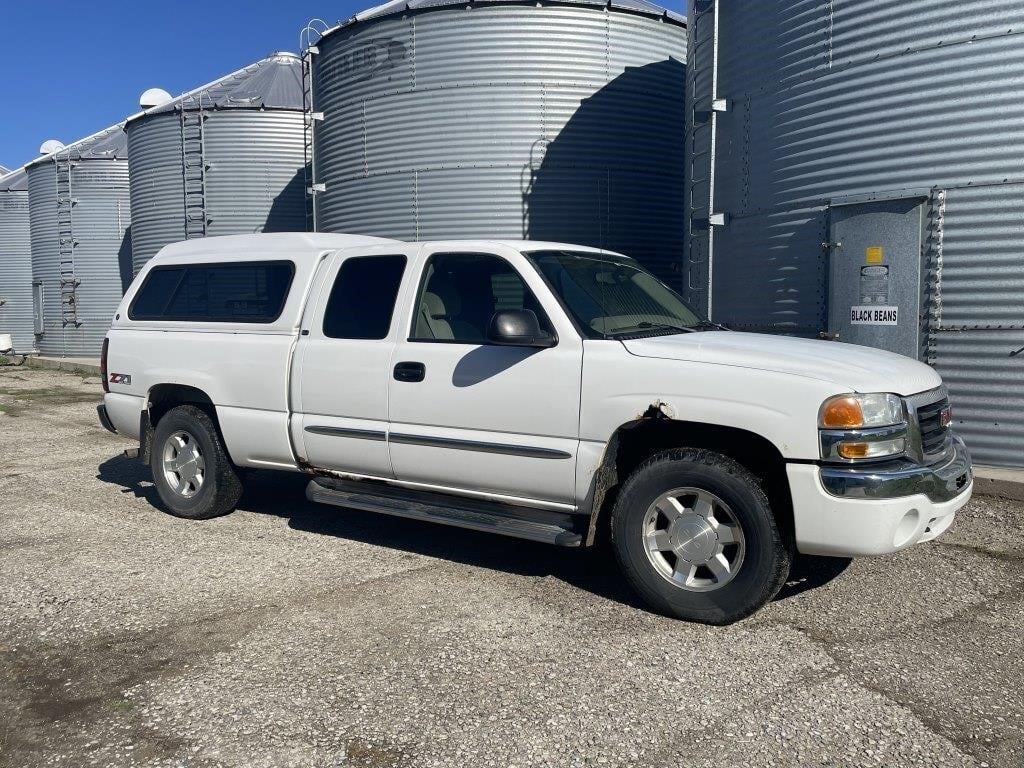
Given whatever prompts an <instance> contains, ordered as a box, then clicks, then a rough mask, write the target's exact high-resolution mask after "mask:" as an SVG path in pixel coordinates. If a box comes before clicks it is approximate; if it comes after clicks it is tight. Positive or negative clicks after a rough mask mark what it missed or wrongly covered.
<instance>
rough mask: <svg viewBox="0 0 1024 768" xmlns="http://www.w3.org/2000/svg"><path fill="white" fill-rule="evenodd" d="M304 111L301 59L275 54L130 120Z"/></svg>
mask: <svg viewBox="0 0 1024 768" xmlns="http://www.w3.org/2000/svg"><path fill="white" fill-rule="evenodd" d="M200 108H201V109H293V110H301V109H302V108H303V100H302V60H301V59H299V57H298V56H296V55H295V54H293V53H275V54H273V55H272V56H268V57H267V58H265V59H261V60H260V61H257V62H255V63H254V64H250V65H248V66H246V67H243V68H242V69H240V70H238V71H236V72H232V73H231V74H230V75H225V76H224V77H222V78H220V79H218V80H214V81H213V82H212V83H208V84H207V85H204V86H201V87H199V88H196V89H194V90H191V91H188V92H186V93H183V94H181V95H180V96H177V97H176V98H174V99H171V100H170V101H169V102H167V103H166V104H160V105H158V106H155V107H152V108H151V109H147V110H146V111H144V112H142V113H140V114H138V115H134V116H132V117H131V118H129V122H131V121H132V120H135V119H138V118H140V117H146V116H149V115H158V114H162V113H166V112H174V111H177V110H181V109H185V110H189V109H200Z"/></svg>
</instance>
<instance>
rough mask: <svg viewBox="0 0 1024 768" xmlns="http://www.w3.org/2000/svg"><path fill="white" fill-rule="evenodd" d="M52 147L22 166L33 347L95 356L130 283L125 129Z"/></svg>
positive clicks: (52, 352) (45, 352) (119, 126)
mask: <svg viewBox="0 0 1024 768" xmlns="http://www.w3.org/2000/svg"><path fill="white" fill-rule="evenodd" d="M54 144H56V146H57V147H59V148H58V149H56V151H51V152H50V154H46V155H44V156H43V157H41V158H39V159H38V160H34V161H33V162H31V163H29V164H28V166H27V170H28V199H29V217H30V222H31V231H32V280H33V290H34V299H35V303H36V308H35V315H36V328H35V330H36V341H37V348H38V350H39V352H40V354H42V355H51V356H52V355H59V356H67V357H97V356H99V353H100V346H101V345H102V343H103V337H104V336H105V335H106V333H107V330H108V328H109V327H110V322H111V320H112V319H113V317H114V311H115V310H116V309H117V305H118V304H119V303H120V301H121V296H122V292H123V289H124V287H126V286H127V284H128V282H130V280H131V244H130V242H129V238H130V233H129V231H128V226H129V222H130V221H131V211H130V209H129V204H128V151H127V139H126V137H125V135H124V123H118V124H117V125H114V126H112V127H110V128H107V129H105V130H103V131H100V132H99V133H96V134H94V135H92V136H89V137H88V138H85V139H82V140H80V141H77V142H75V143H73V144H69V145H68V146H66V147H64V146H62V145H60V144H59V143H51V142H47V144H46V145H44V147H45V148H46V149H51V150H52V149H54Z"/></svg>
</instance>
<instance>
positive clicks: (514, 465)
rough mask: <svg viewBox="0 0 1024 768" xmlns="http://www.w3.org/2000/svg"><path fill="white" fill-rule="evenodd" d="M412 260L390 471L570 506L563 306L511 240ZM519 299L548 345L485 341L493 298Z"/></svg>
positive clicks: (572, 417)
mask: <svg viewBox="0 0 1024 768" xmlns="http://www.w3.org/2000/svg"><path fill="white" fill-rule="evenodd" d="M416 272H417V275H416V280H415V283H416V288H415V296H414V297H412V300H411V301H409V302H407V304H408V305H411V306H408V307H407V313H406V316H405V318H404V320H403V325H402V333H401V336H400V338H399V340H398V343H397V345H396V346H395V352H394V355H393V358H392V371H391V377H390V380H389V382H388V386H389V388H390V399H391V404H390V421H391V425H390V436H389V444H390V447H391V460H392V463H393V465H394V469H395V474H396V477H397V478H398V479H399V480H401V481H405V482H410V483H420V484H426V485H431V486H441V487H445V488H451V489H460V490H462V491H466V492H469V493H470V494H483V495H488V496H508V497H518V498H528V499H531V500H534V501H540V502H545V503H547V504H549V505H552V506H554V507H555V508H560V507H569V506H571V505H572V504H573V503H574V496H575V494H574V487H575V471H576V455H577V448H578V446H579V409H580V377H581V372H582V361H583V344H582V340H581V339H580V337H579V335H578V333H577V332H576V330H575V329H574V328H573V327H572V324H571V323H570V321H569V320H568V318H567V317H566V316H565V315H564V313H563V312H562V310H561V307H559V306H558V304H557V302H556V301H555V299H554V298H553V297H552V296H551V295H550V292H549V291H548V290H547V288H546V286H545V285H544V283H543V281H542V279H541V277H540V276H539V274H538V273H537V272H536V270H535V269H533V267H532V266H530V265H529V264H528V262H527V261H526V259H525V257H524V256H523V255H522V254H521V253H519V252H518V251H515V250H513V249H510V248H508V249H506V248H500V247H497V246H495V247H494V248H493V249H487V250H486V251H485V252H481V250H480V249H479V248H472V247H470V246H460V245H457V244H456V245H454V246H453V247H442V246H435V247H433V248H432V249H430V250H426V249H425V251H424V253H422V254H421V255H420V259H419V263H418V265H417V269H416ZM523 308H525V309H531V310H533V311H534V312H535V313H536V314H537V315H538V318H539V319H540V321H541V324H542V327H544V326H546V329H547V330H549V331H553V332H554V333H555V334H556V335H557V337H558V342H557V344H556V346H554V347H552V348H549V349H533V348H522V347H507V346H495V345H492V344H490V343H488V342H487V329H488V325H489V323H490V320H491V318H492V316H493V314H494V312H495V311H496V310H499V309H523Z"/></svg>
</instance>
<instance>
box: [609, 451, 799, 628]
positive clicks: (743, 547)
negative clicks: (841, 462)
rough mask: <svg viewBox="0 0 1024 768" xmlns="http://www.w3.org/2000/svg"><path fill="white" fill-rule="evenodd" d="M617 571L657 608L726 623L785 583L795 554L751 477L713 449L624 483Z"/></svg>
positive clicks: (658, 465) (669, 459) (672, 457)
mask: <svg viewBox="0 0 1024 768" xmlns="http://www.w3.org/2000/svg"><path fill="white" fill-rule="evenodd" d="M611 532H612V542H613V545H614V549H615V554H616V557H617V558H618V561H619V565H620V566H621V568H622V571H623V573H624V575H625V577H626V579H627V580H628V581H629V583H630V584H631V585H632V586H633V588H634V589H635V590H636V591H637V592H638V593H639V594H640V596H641V597H642V598H643V599H644V600H645V601H646V602H647V603H648V604H649V605H650V606H651V607H652V608H654V609H655V610H657V611H659V612H661V613H664V614H666V615H669V616H674V617H676V618H680V619H686V620H688V621H696V622H701V623H705V624H731V623H733V622H735V621H739V620H741V619H744V618H746V617H748V616H750V615H751V614H753V613H754V612H755V611H757V610H758V609H759V608H761V607H762V606H763V605H765V603H767V602H768V601H769V600H771V599H772V598H773V597H774V596H775V595H776V594H777V593H778V592H779V590H780V589H781V588H782V586H783V584H785V581H786V578H787V576H788V574H789V567H790V561H791V552H790V550H789V548H788V547H787V545H786V543H785V540H784V538H783V536H782V535H781V534H780V533H779V529H778V525H777V524H776V521H775V517H774V515H773V514H772V511H771V507H770V505H769V503H768V499H767V497H766V496H765V494H764V491H763V490H762V489H761V485H760V483H759V482H758V480H757V478H756V477H754V475H753V474H752V473H751V472H750V471H749V470H747V469H746V468H745V467H743V466H742V465H740V464H738V463H737V462H735V461H733V460H732V459H730V458H728V457H726V456H722V455H720V454H717V453H712V452H711V451H705V450H697V449H679V450H674V451H668V452H666V453H662V454H659V455H657V456H654V457H653V458H651V459H649V460H648V461H647V462H645V463H644V464H643V465H641V466H640V467H639V468H638V469H637V470H636V471H635V472H634V473H633V474H632V475H631V476H630V477H629V479H628V480H627V481H626V483H625V484H624V485H623V487H622V489H621V491H620V492H619V496H618V499H617V500H616V503H615V507H614V509H613V510H612V518H611Z"/></svg>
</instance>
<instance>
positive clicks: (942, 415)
mask: <svg viewBox="0 0 1024 768" xmlns="http://www.w3.org/2000/svg"><path fill="white" fill-rule="evenodd" d="M952 423H953V409H952V408H950V407H949V406H948V405H947V406H946V407H945V408H943V409H942V410H941V411H939V424H940V425H941V426H942V428H943V429H945V428H946V427H948V426H949V425H950V424H952Z"/></svg>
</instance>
